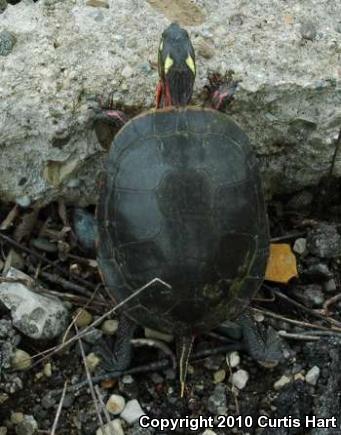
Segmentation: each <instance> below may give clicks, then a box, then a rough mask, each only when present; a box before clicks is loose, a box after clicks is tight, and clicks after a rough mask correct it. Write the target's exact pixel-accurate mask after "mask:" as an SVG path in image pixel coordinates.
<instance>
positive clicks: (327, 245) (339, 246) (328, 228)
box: [307, 223, 341, 258]
mask: <svg viewBox="0 0 341 435" xmlns="http://www.w3.org/2000/svg"><path fill="white" fill-rule="evenodd" d="M307 249H308V251H309V252H310V253H311V254H312V255H316V256H318V257H320V258H335V257H340V256H341V235H340V234H339V233H338V231H337V228H336V225H330V224H326V223H321V224H320V225H318V226H317V227H316V228H314V229H313V230H311V231H310V232H309V234H308V237H307Z"/></svg>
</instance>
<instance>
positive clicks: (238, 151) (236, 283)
mask: <svg viewBox="0 0 341 435" xmlns="http://www.w3.org/2000/svg"><path fill="white" fill-rule="evenodd" d="M159 73H160V83H159V85H158V88H157V106H163V107H162V108H161V109H156V110H151V111H149V112H147V113H143V114H142V115H140V116H137V117H135V118H134V119H132V120H131V121H129V122H128V123H127V124H125V126H124V127H123V128H122V129H121V130H120V131H119V133H118V134H117V135H116V137H115V139H114V141H113V143H112V146H111V149H110V152H109V157H108V161H107V167H106V174H105V180H104V183H103V186H102V188H101V192H100V200H99V205H98V210H97V224H98V237H99V240H98V264H99V268H100V271H101V274H102V277H103V281H104V283H105V285H106V287H107V288H108V290H109V291H110V293H111V295H112V296H113V298H114V299H115V300H116V301H117V302H121V301H124V300H125V299H126V298H127V297H129V296H131V294H132V293H134V291H135V290H136V289H138V288H140V287H143V286H145V285H146V284H148V283H150V282H153V283H152V284H151V285H149V286H147V287H146V288H145V290H144V291H143V292H141V293H139V295H138V296H136V297H135V298H133V299H132V300H131V301H130V302H129V303H127V304H126V305H125V306H124V312H123V314H124V316H126V318H128V319H130V320H131V321H133V322H136V323H138V324H141V325H143V326H145V327H150V328H154V329H158V330H162V331H165V332H168V333H172V334H174V336H175V337H176V339H177V342H178V349H179V352H178V362H179V370H180V381H181V384H182V391H183V386H184V382H185V376H186V369H187V363H188V358H189V355H190V351H191V347H192V343H193V338H194V337H195V336H196V335H197V334H200V333H202V332H207V331H209V330H211V329H212V328H214V327H215V326H217V325H218V324H219V323H221V322H222V321H224V320H226V319H235V318H236V317H237V316H238V314H239V313H241V312H242V311H243V309H244V308H245V307H246V306H247V305H248V303H249V302H250V299H251V298H252V297H253V296H254V294H255V292H256V291H257V290H258V288H259V287H260V285H261V283H262V281H263V279H264V273H265V267H266V262H267V257H268V248H269V231H268V221H267V214H266V209H265V204H264V198H263V190H262V184H261V178H260V174H259V171H258V166H257V161H256V158H255V156H254V154H253V152H252V148H251V145H250V141H249V139H248V137H247V136H246V135H245V133H244V132H243V131H242V130H241V129H240V127H239V126H238V125H237V124H236V123H235V122H234V121H233V120H232V119H231V118H229V117H228V116H226V115H225V114H222V113H220V112H218V111H216V110H213V109H200V108H196V107H193V106H186V105H187V104H188V102H189V101H190V98H191V95H192V89H193V83H194V78H195V58H194V51H193V47H192V45H191V42H190V39H189V36H188V34H187V32H186V31H185V30H184V29H182V28H180V27H179V26H178V25H177V24H172V25H171V26H169V27H168V28H167V29H166V30H165V32H164V33H163V36H162V39H161V44H160V50H159ZM168 106H170V107H168ZM175 106H176V107H175ZM155 278H158V279H159V280H162V281H163V282H164V283H167V285H166V284H163V283H161V282H160V281H153V280H154V279H155Z"/></svg>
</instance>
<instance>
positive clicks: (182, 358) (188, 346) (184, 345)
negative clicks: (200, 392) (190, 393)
mask: <svg viewBox="0 0 341 435" xmlns="http://www.w3.org/2000/svg"><path fill="white" fill-rule="evenodd" d="M193 342H194V335H183V336H181V337H177V339H176V353H177V359H178V367H179V380H180V396H181V397H183V396H184V392H185V386H186V375H187V368H188V361H189V357H190V355H191V352H192V347H193Z"/></svg>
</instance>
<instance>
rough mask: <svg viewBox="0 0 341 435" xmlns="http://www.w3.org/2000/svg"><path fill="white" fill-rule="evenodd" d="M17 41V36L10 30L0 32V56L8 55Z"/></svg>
mask: <svg viewBox="0 0 341 435" xmlns="http://www.w3.org/2000/svg"><path fill="white" fill-rule="evenodd" d="M15 43H16V38H15V36H14V35H13V34H12V33H10V32H8V31H7V30H3V31H2V32H0V56H8V55H9V54H10V53H11V51H12V50H13V47H14V45H15Z"/></svg>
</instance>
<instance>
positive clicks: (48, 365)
mask: <svg viewBox="0 0 341 435" xmlns="http://www.w3.org/2000/svg"><path fill="white" fill-rule="evenodd" d="M43 373H44V376H45V377H46V378H50V377H51V376H52V364H51V363H46V364H45V365H44V369H43Z"/></svg>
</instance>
